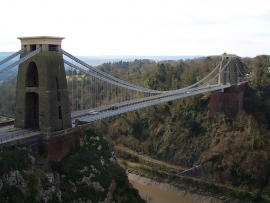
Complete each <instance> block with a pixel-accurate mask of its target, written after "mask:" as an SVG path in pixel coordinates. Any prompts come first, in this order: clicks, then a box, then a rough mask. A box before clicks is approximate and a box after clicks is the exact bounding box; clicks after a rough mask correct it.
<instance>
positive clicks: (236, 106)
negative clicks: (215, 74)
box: [209, 84, 245, 117]
mask: <svg viewBox="0 0 270 203" xmlns="http://www.w3.org/2000/svg"><path fill="white" fill-rule="evenodd" d="M243 85H244V84H243ZM244 91H245V89H244V86H243V87H241V85H240V87H237V88H236V87H235V86H232V87H230V88H228V89H227V90H226V91H224V92H211V95H210V108H209V117H214V116H215V115H216V114H217V113H224V114H225V115H227V116H228V117H232V116H235V115H236V114H237V113H238V111H239V110H240V109H242V107H243V101H244Z"/></svg>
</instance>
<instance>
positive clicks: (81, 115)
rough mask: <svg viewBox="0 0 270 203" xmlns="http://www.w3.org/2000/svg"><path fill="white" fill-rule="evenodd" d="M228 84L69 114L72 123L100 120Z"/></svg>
mask: <svg viewBox="0 0 270 203" xmlns="http://www.w3.org/2000/svg"><path fill="white" fill-rule="evenodd" d="M230 86H231V85H230V84H228V85H208V86H203V87H197V88H193V89H185V90H182V91H179V92H178V93H174V94H159V95H155V96H151V97H146V98H141V99H137V100H131V101H126V102H122V103H118V104H115V105H117V106H118V107H119V108H118V109H116V110H109V107H110V106H111V105H107V106H102V107H99V108H95V109H86V110H82V111H76V112H73V113H72V114H71V119H72V123H76V120H79V121H84V122H92V121H96V120H100V119H103V118H107V117H111V116H115V115H118V114H122V113H126V112H129V111H135V110H138V109H141V108H146V107H149V106H153V105H157V104H161V103H164V102H168V101H173V100H177V99H180V98H185V97H189V96H193V95H197V94H202V93H207V92H212V91H217V90H221V91H223V89H224V88H228V87H230ZM90 110H96V111H98V112H99V114H96V115H91V114H90Z"/></svg>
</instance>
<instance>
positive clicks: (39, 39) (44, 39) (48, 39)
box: [18, 36, 65, 46]
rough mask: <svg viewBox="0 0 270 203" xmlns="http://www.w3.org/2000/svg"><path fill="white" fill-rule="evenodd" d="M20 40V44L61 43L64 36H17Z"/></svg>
mask: <svg viewBox="0 0 270 203" xmlns="http://www.w3.org/2000/svg"><path fill="white" fill-rule="evenodd" d="M18 39H19V40H21V45H22V46H23V45H31V44H53V45H61V42H62V40H63V39H65V38H64V37H52V36H33V37H18Z"/></svg>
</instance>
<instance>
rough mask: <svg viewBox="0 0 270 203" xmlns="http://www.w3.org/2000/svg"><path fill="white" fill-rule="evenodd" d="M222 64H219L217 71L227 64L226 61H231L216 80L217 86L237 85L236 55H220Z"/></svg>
mask: <svg viewBox="0 0 270 203" xmlns="http://www.w3.org/2000/svg"><path fill="white" fill-rule="evenodd" d="M221 56H222V59H223V61H222V63H221V64H220V69H219V71H221V70H222V67H224V64H226V63H227V62H228V60H230V59H231V62H230V64H229V65H228V66H227V67H226V68H225V70H223V71H222V73H221V74H220V75H219V78H218V84H221V85H226V84H228V83H230V84H231V85H236V84H237V66H236V61H235V60H236V55H235V54H226V53H224V54H222V55H221Z"/></svg>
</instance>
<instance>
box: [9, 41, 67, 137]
mask: <svg viewBox="0 0 270 203" xmlns="http://www.w3.org/2000/svg"><path fill="white" fill-rule="evenodd" d="M18 39H19V40H21V46H22V48H26V52H24V53H22V54H21V55H20V58H22V57H24V56H25V55H27V54H29V53H30V52H32V51H34V50H36V49H41V51H40V52H39V53H38V54H36V55H34V56H33V57H31V58H30V59H28V60H26V61H25V62H23V63H21V64H20V65H19V69H18V76H17V87H16V109H15V112H14V113H15V122H14V126H15V127H19V128H30V127H36V128H39V129H40V130H41V131H44V132H54V131H58V130H63V129H67V128H70V127H71V113H70V109H69V95H68V88H67V81H66V74H65V67H64V62H63V56H62V52H61V42H62V40H63V39H64V38H62V37H48V36H40V37H19V38H18Z"/></svg>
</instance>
